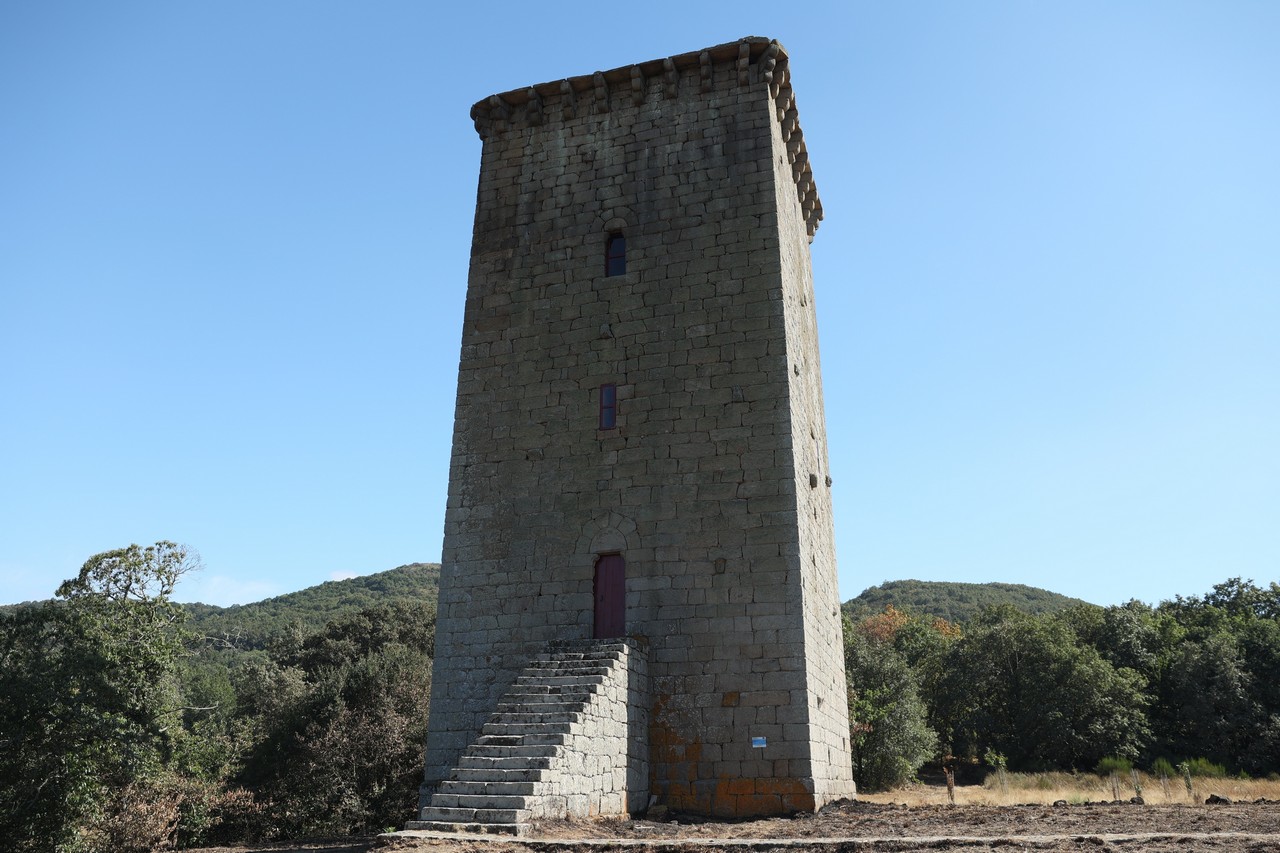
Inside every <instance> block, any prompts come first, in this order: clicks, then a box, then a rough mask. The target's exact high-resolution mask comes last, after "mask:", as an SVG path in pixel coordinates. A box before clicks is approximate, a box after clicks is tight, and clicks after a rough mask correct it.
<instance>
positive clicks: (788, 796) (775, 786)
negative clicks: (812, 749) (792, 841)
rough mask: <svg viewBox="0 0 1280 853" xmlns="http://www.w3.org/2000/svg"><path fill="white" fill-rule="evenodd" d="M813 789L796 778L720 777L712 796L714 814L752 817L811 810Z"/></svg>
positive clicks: (813, 804)
mask: <svg viewBox="0 0 1280 853" xmlns="http://www.w3.org/2000/svg"><path fill="white" fill-rule="evenodd" d="M815 807H816V801H815V800H814V797H813V792H812V791H810V790H808V789H807V788H806V787H805V784H804V783H803V782H802V781H800V780H799V779H775V778H754V779H728V778H723V779H719V780H717V782H716V786H715V791H714V793H713V794H712V797H711V813H712V814H713V815H715V816H716V817H754V816H759V815H782V814H794V813H796V812H811V811H814V809H815Z"/></svg>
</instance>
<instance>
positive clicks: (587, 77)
mask: <svg viewBox="0 0 1280 853" xmlns="http://www.w3.org/2000/svg"><path fill="white" fill-rule="evenodd" d="M743 44H745V45H747V46H748V49H749V51H750V61H752V62H755V61H756V60H757V59H758V58H759V57H760V56H761V55H762V54H764V53H765V51H767V50H768V49H769V47H770V46H771V45H777V51H776V53H777V57H778V60H779V61H782V60H784V59H786V58H787V49H786V48H785V47H783V46H782V44H781V42H779V41H777V40H776V39H770V38H765V37H764V36H745V37H743V38H740V39H738V40H737V41H731V42H725V43H724V44H718V45H716V46H715V47H704V48H702V49H701V50H692V51H689V52H688V53H681V54H679V55H676V56H671V57H659V58H658V59H650V60H647V61H645V62H632V63H628V64H626V65H620V66H618V67H617V68H611V69H609V70H608V71H599V72H592V73H591V74H579V75H576V76H574V77H565V78H561V79H559V80H549V81H547V82H545V83H536V84H534V85H532V86H525V87H523V88H520V89H512V90H510V91H508V92H499V93H497V94H496V95H489V96H487V97H484V98H481V99H480V100H478V101H476V102H475V104H473V105H472V107H471V110H472V114H473V115H474V114H475V113H476V112H483V111H486V110H487V109H488V107H489V104H490V103H491V98H493V97H498V98H501V99H502V101H504V102H505V103H506V104H507V105H508V106H511V107H519V106H523V105H524V104H527V103H528V101H529V97H530V92H536V93H537V94H539V95H543V96H550V95H558V94H559V93H560V92H561V87H562V85H563V84H564V83H565V82H568V83H569V85H570V86H572V87H573V90H574V91H575V92H585V91H587V90H589V89H591V88H592V87H593V86H594V85H595V75H596V74H601V75H603V76H604V79H605V82H607V83H624V82H627V81H630V79H631V70H632V69H633V68H639V69H640V72H641V73H642V74H643V75H644V76H645V77H651V76H654V75H656V74H660V73H662V72H663V71H664V70H666V68H667V66H666V63H667V61H668V60H670V61H671V63H672V64H673V65H674V66H675V68H676V70H679V71H684V70H686V69H689V68H697V67H698V66H699V65H700V63H701V57H702V55H703V54H704V53H706V54H709V55H710V57H711V61H712V62H713V63H715V64H724V63H728V62H735V61H737V60H738V58H739V53H738V52H739V50H740V45H743Z"/></svg>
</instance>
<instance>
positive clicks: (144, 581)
mask: <svg viewBox="0 0 1280 853" xmlns="http://www.w3.org/2000/svg"><path fill="white" fill-rule="evenodd" d="M195 566H196V559H195V557H194V555H193V554H191V553H190V552H189V551H188V550H187V549H186V548H184V547H182V546H179V545H175V544H174V543H172V542H158V543H156V544H155V545H153V546H150V547H147V548H142V547H139V546H137V545H130V546H129V547H128V548H121V549H118V550H115V551H108V552H105V553H102V554H97V555H95V556H93V557H91V558H89V560H88V561H87V562H86V563H85V564H84V566H83V568H81V570H80V574H79V575H78V576H77V577H75V578H72V579H71V580H68V581H66V582H65V583H63V584H62V585H61V586H60V587H59V588H58V592H57V600H55V601H53V602H49V603H46V604H44V605H42V606H40V607H35V608H28V609H24V610H21V611H18V612H17V613H14V614H12V615H10V616H6V617H3V618H2V619H0V738H3V748H0V780H3V781H0V837H4V838H6V839H8V841H9V845H10V846H9V849H13V850H18V851H27V850H31V851H35V850H42V851H44V850H50V849H52V850H57V851H73V850H108V849H109V850H116V851H127V850H134V849H138V850H141V849H151V848H152V847H154V846H156V845H157V844H159V843H162V842H163V841H164V840H165V837H167V836H168V835H169V834H170V833H171V829H172V827H171V824H172V820H171V819H170V816H169V815H168V812H167V811H165V810H166V809H169V807H170V806H172V807H174V808H176V802H175V801H173V800H172V798H168V799H166V798H162V797H159V796H153V794H154V793H155V792H154V791H148V786H150V785H152V784H153V783H154V782H155V780H156V779H158V778H159V777H160V776H161V775H162V774H163V772H164V770H165V768H166V766H167V764H168V762H169V761H170V759H171V758H172V754H173V747H174V739H175V736H176V735H177V734H178V723H179V722H180V714H179V711H178V704H177V703H178V693H177V690H176V685H175V680H174V673H175V671H176V668H177V664H178V660H179V658H180V656H181V655H182V650H183V646H182V632H181V625H182V619H183V614H182V610H181V609H180V608H179V607H177V606H176V605H174V604H173V603H171V602H170V601H169V595H170V594H171V593H172V592H173V588H174V585H175V584H176V583H177V581H178V579H179V578H180V577H181V576H182V575H183V574H184V573H186V572H188V571H190V570H192V569H193V568H194V567H195ZM162 799H163V800H164V802H161V800H162ZM139 800H142V801H151V803H150V805H151V806H152V808H151V810H150V811H148V810H145V809H138V808H136V807H137V806H138V805H139V802H138V801H139ZM170 810H171V809H170ZM153 831H154V832H153ZM155 833H160V836H161V837H144V836H149V835H154V834H155Z"/></svg>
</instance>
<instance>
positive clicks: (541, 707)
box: [495, 694, 587, 714]
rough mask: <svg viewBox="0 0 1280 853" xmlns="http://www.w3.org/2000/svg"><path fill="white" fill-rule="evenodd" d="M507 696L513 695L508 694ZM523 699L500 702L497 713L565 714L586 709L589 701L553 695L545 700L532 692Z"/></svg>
mask: <svg viewBox="0 0 1280 853" xmlns="http://www.w3.org/2000/svg"><path fill="white" fill-rule="evenodd" d="M507 698H512V697H510V695H508V697H507ZM521 699H522V701H519V702H507V701H503V702H499V703H498V709H497V711H496V712H495V713H498V714H506V713H512V712H514V713H519V714H539V713H549V714H565V713H579V712H581V711H585V710H586V708H587V702H586V700H585V699H576V700H575V699H562V698H559V697H554V696H553V697H551V699H550V701H543V700H544V699H546V697H545V696H542V695H541V694H532V695H530V696H528V697H521Z"/></svg>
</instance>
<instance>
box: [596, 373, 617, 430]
mask: <svg viewBox="0 0 1280 853" xmlns="http://www.w3.org/2000/svg"><path fill="white" fill-rule="evenodd" d="M617 425H618V386H617V385H614V384H613V383H612V382H610V383H609V384H607V385H601V386H600V429H613V428H614V427H616V426H617Z"/></svg>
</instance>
